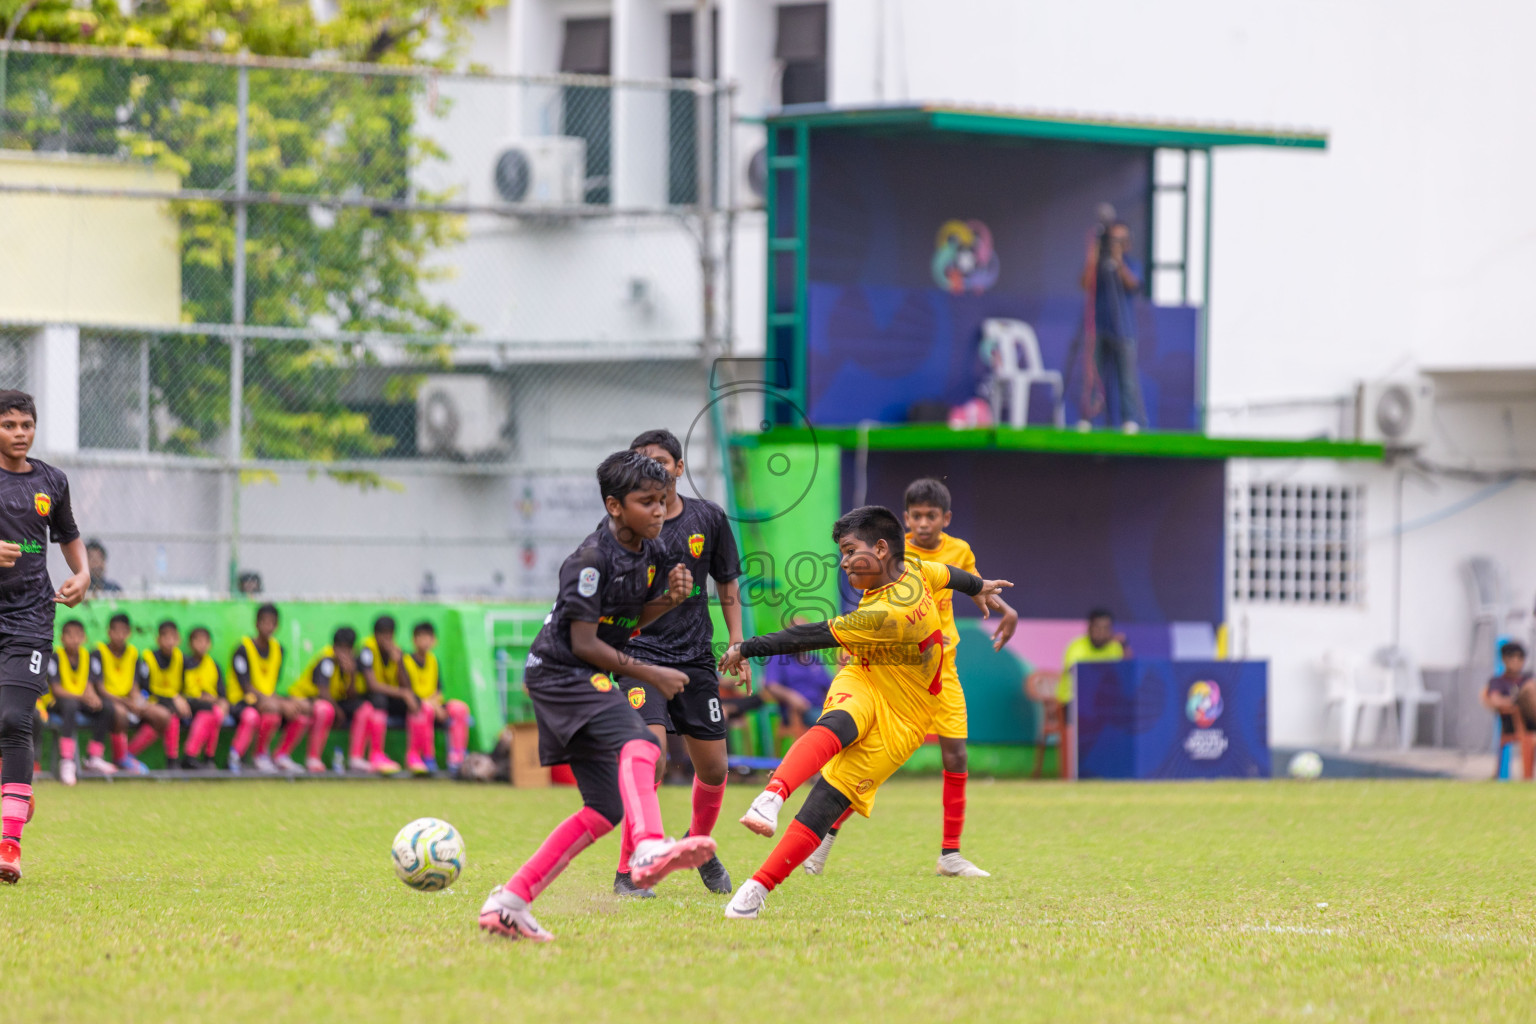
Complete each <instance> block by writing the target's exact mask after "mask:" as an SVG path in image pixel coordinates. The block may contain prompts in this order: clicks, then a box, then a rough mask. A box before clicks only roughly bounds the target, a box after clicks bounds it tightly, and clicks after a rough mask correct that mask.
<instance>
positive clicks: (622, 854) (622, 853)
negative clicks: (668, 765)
mask: <svg viewBox="0 0 1536 1024" xmlns="http://www.w3.org/2000/svg"><path fill="white" fill-rule="evenodd" d="M656 792H658V793H659V792H661V783H660V782H657V783H656ZM634 852H635V835H634V833H633V832H631V831H630V830H629V816H628V815H625V816H624V821H623V822H621V823H620V827H619V867H618V872H619V874H621V875H627V874H629V857H630V854H632V853H634Z"/></svg>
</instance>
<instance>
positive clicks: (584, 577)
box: [576, 565, 599, 597]
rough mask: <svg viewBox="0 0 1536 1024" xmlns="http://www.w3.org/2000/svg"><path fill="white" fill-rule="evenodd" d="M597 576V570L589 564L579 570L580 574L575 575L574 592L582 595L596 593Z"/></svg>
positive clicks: (587, 595) (588, 595)
mask: <svg viewBox="0 0 1536 1024" xmlns="http://www.w3.org/2000/svg"><path fill="white" fill-rule="evenodd" d="M598 576H599V573H598V571H597V570H596V569H594V568H593V567H592V566H590V565H589V566H587V567H586V568H585V569H583V570H581V575H579V576H577V577H576V593H578V594H580V595H581V596H582V597H591V596H592V595H593V594H595V593H597V578H598Z"/></svg>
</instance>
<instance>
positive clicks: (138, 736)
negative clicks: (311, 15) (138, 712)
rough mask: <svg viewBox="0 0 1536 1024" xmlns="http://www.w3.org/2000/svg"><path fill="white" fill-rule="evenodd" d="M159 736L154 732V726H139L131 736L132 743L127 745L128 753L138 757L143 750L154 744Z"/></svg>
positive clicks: (145, 724) (146, 723)
mask: <svg viewBox="0 0 1536 1024" xmlns="http://www.w3.org/2000/svg"><path fill="white" fill-rule="evenodd" d="M159 735H160V734H159V733H157V732H155V727H154V726H152V725H150V724H149V723H148V722H145V723H144V724H143V725H141V726H139V731H138V732H136V733H134V734H133V742H132V743H129V744H128V753H130V754H132V755H133V756H134V757H138V756H139V754H141V753H142V752H143V751H144V748H146V747H148V746H149V745H150V744H151V743H153V742H155V738H156V737H157V736H159Z"/></svg>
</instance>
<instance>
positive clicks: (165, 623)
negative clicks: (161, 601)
mask: <svg viewBox="0 0 1536 1024" xmlns="http://www.w3.org/2000/svg"><path fill="white" fill-rule="evenodd" d="M168 629H174V630H175V631H176V632H178V633H180V632H181V627H180V626H178V625H176V621H175V620H174V619H163V620H162V621H161V622H160V625H158V626H156V627H155V633H156V635H159V634H161V633H164V632H165V631H166V630H168Z"/></svg>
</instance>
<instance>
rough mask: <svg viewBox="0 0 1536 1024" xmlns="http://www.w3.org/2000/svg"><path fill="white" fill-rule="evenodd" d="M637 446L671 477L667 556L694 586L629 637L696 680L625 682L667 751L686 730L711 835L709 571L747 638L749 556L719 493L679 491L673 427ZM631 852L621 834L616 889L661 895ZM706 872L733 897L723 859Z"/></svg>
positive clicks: (713, 724) (721, 750) (717, 795)
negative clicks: (744, 611) (745, 571)
mask: <svg viewBox="0 0 1536 1024" xmlns="http://www.w3.org/2000/svg"><path fill="white" fill-rule="evenodd" d="M629 447H630V450H631V451H636V452H639V453H640V454H642V455H648V456H650V457H651V458H653V459H655V460H656V461H657V462H659V463H661V467H662V468H663V469H665V470H666V471H667V474H668V476H669V477H670V480H669V481H668V483H667V511H666V516H667V517H666V520H665V521H664V522H663V523H662V527H661V534H660V536H659V537H658V538H657V541H658V543H659V544H660V545H661V547H662V548H663V550H665V551H666V557H667V561H668V562H669V563H676V562H681V563H682V564H683V565H684V566H686V567H687V568H688V570H689V572H691V573H692V574H693V579H694V585H693V590H692V592H691V593H690V594H689V595H688V599H687V600H686V601H684V602H683V604H682V606H681V607H679V608H678V609H677V610H676V611H675V612H673V613H672V614H670V615H668V616H666V617H665V618H663V619H659V620H658V621H657V622H656V624H655V625H653V626H649V627H647V628H646V629H645V630H644V631H642V632H641V633H640V635H639V636H637V637H635V638H634V639H633V640H631V641H630V643H629V648H628V650H629V653H631V654H633V655H635V656H636V657H639V658H643V659H645V660H646V661H653V662H655V663H657V664H659V665H669V666H672V667H674V668H678V669H681V670H682V671H683V672H684V673H686V674H687V676H688V685H687V686H685V687H683V691H682V692H681V693H679V694H677V695H676V696H674V697H671V698H668V697H666V696H664V695H663V694H661V693H660V692H658V691H657V690H656V689H655V688H654V687H651V686H648V685H647V684H646V683H645V682H643V681H641V680H637V679H626V680H624V681H623V687H624V691H625V695H626V696H627V697H628V698H629V703H630V704H631V705H632V706H633V707H635V708H636V709H638V710H639V712H640V717H641V718H643V719H645V724H646V726H647V727H649V728H650V730H651V731H652V732H653V733H654V734H655V736H656V739H657V742H659V743H660V744H661V745H662V747H661V749H662V750H666V749H667V748H666V743H667V733H669V732H674V733H680V734H681V735H682V736H683V739H684V741H685V742H686V743H687V745H688V759H689V760H690V761H692V762H693V771H694V775H693V817H692V821H691V822H690V823H689V826H688V832H687V834H688V835H691V836H707V835H709V834H710V833H711V832H712V831H714V827H715V822H716V821H717V820H719V818H720V804H721V803H722V802H723V801H724V799H725V780H726V774H727V773H726V750H725V734H726V721H725V718H726V716H725V711H724V709H723V708H722V707H721V706H720V677H719V676H718V675H717V674H716V673H715V662H716V661H717V660H718V659H717V657H716V654H715V652H714V650H713V641H714V634H715V627H714V624H713V623H712V622H711V621H710V618H709V593H708V591H707V589H706V587H707V585H708V584H707V583H706V581H705V579H704V577H705V576H706V575H707V576H709V577H710V578H711V579H713V580H714V581H715V585H716V587H717V589H718V591H719V594H720V610H721V612H722V613H723V614H724V616H725V625H726V630H727V631H728V632H729V634H730V642H731V643H733V644H735V643H740V642H741V591H740V587H739V586H738V584H737V582H736V580H737V577H739V576H740V575H741V559H740V557H739V556H738V555H737V552H736V538H735V536H734V535H733V534H732V533H731V524H730V520H729V519H727V518H726V515H725V510H724V509H722V508H721V507H720V506H719V505H716V504H715V503H714V502H712V501H706V500H705V499H703V498H685V497H683V496H682V495H681V494H678V493H677V481H678V478H679V477H681V476H682V475H683V472H684V467H683V446H682V445H681V444H680V443H679V442H678V440H677V437H676V435H674V434H673V433H672V432H671V431H670V430H647V431H646V432H645V433H643V434H641V435H640V436H639V437H637V438H635V439H634V440H633V441H631V442H630V443H629ZM741 685H742V687H743V688H744V689H745V690H746V691H747V693H748V694H750V693H751V692H752V675H751V671H750V669H749V670H748V671H747V672H746V673H745V674H743V675H742V676H741ZM664 760H665V758H663V761H664ZM665 767H666V765H665V764H664V763H662V762H658V763H657V765H656V768H657V772H656V781H657V784H658V785H659V784H660V782H661V776H662V772H663V770H664V769H665ZM630 852H631V847H630V846H629V844H628V843H626V842H621V843H620V845H619V867H618V871H617V873H616V874H615V875H614V879H613V891H614V892H615V893H617V894H618V895H620V896H641V897H651V896H654V895H655V893H653V892H651V891H650V890H649V889H642V888H640V887H639V886H637V885H635V883H634V880H633V879H632V878H630V873H629V855H630ZM699 875H700V877H701V878H702V879H703V881H704V886H705V888H707V889H709V891H710V892H717V893H721V894H724V895H727V896H728V895H730V893H731V891H732V890H731V876H730V874H729V872H727V871H726V870H725V865H724V864H721V863H720V860H719V858H713V859H711V860H710V861H708V862H707V863H705V864H704V865H703V866H701V867H700V868H699Z"/></svg>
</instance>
